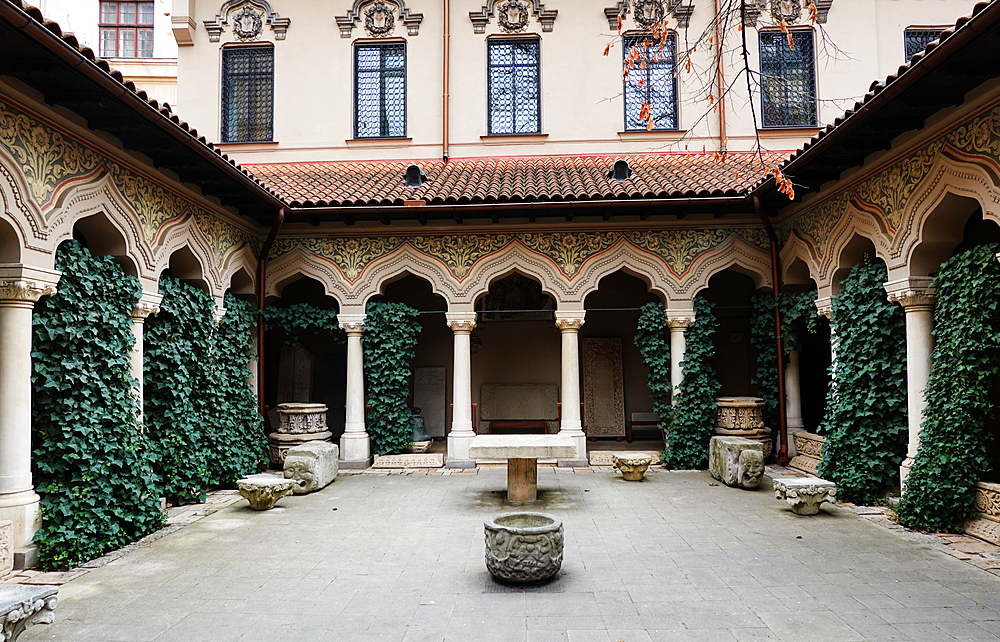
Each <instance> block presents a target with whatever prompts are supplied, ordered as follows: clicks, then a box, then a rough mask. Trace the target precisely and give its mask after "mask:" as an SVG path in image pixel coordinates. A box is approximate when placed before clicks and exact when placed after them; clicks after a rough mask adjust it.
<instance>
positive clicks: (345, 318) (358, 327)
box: [337, 314, 367, 337]
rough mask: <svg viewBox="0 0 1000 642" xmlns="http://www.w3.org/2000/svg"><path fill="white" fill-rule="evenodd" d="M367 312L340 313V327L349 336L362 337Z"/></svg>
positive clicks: (338, 318) (338, 316)
mask: <svg viewBox="0 0 1000 642" xmlns="http://www.w3.org/2000/svg"><path fill="white" fill-rule="evenodd" d="M366 316H367V315H365V314H338V315H337V321H338V322H339V323H338V324H339V325H340V329H341V330H343V331H344V332H346V333H347V336H349V337H360V336H361V335H363V334H364V333H365V317H366Z"/></svg>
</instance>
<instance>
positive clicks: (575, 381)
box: [556, 310, 589, 466]
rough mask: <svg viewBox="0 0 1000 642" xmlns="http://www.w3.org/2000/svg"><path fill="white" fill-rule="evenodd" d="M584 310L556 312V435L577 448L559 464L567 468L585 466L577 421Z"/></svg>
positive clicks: (583, 443)
mask: <svg viewBox="0 0 1000 642" xmlns="http://www.w3.org/2000/svg"><path fill="white" fill-rule="evenodd" d="M586 314H587V313H586V311H585V310H578V311H562V310H558V311H556V327H558V328H559V331H560V332H561V333H562V385H561V386H560V388H561V389H562V390H561V393H560V396H561V397H562V413H561V415H560V416H561V419H560V421H559V434H560V435H563V436H564V437H569V438H570V439H572V440H573V445H574V446H576V459H575V460H567V461H565V462H562V461H560V462H559V463H561V464H563V465H566V466H569V465H576V466H587V465H589V463H587V436H586V435H584V434H583V422H582V421H581V420H580V328H581V327H583V323H584V320H585V318H586Z"/></svg>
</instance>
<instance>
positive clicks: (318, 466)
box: [285, 441, 340, 495]
mask: <svg viewBox="0 0 1000 642" xmlns="http://www.w3.org/2000/svg"><path fill="white" fill-rule="evenodd" d="M339 458H340V448H338V447H337V445H336V444H332V443H330V442H328V441H310V442H306V443H304V444H302V445H301V446H295V447H293V448H289V449H288V452H287V453H286V454H285V479H291V480H293V481H294V482H295V483H296V485H295V488H294V489H293V491H294V493H295V494H296V495H304V494H306V493H311V492H313V491H316V490H320V489H322V488H325V487H326V486H327V485H329V484H330V483H331V482H332V481H333V480H334V479H336V478H337V473H338V472H340V466H339V465H338V462H337V460H338V459H339Z"/></svg>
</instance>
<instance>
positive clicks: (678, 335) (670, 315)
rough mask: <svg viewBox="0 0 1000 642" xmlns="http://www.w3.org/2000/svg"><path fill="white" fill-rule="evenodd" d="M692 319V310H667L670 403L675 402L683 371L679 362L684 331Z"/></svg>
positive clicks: (682, 351) (683, 344) (682, 354)
mask: <svg viewBox="0 0 1000 642" xmlns="http://www.w3.org/2000/svg"><path fill="white" fill-rule="evenodd" d="M693 321H694V310H684V311H673V310H667V327H669V328H670V384H671V386H673V390H672V392H671V394H670V400H671V403H674V404H676V403H677V394H678V393H679V392H680V386H681V381H682V380H683V379H684V371H683V369H682V368H681V362H682V361H684V349H685V342H684V331H685V330H687V327H688V326H689V325H691V322H693Z"/></svg>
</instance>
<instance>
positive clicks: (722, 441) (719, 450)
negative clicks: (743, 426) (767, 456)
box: [708, 437, 764, 490]
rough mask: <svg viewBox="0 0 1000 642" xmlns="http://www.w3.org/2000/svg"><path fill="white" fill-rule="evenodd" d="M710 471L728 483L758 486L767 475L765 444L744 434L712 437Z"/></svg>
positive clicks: (735, 485)
mask: <svg viewBox="0 0 1000 642" xmlns="http://www.w3.org/2000/svg"><path fill="white" fill-rule="evenodd" d="M708 472H709V473H711V475H712V477H714V478H716V479H718V480H719V481H721V482H722V483H723V484H725V485H726V486H734V487H736V488H746V489H748V490H752V489H754V488H757V487H758V486H760V479H761V477H762V476H763V475H764V445H763V444H761V443H760V442H758V441H751V440H749V439H745V438H743V437H712V440H711V441H710V442H709V445H708Z"/></svg>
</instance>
